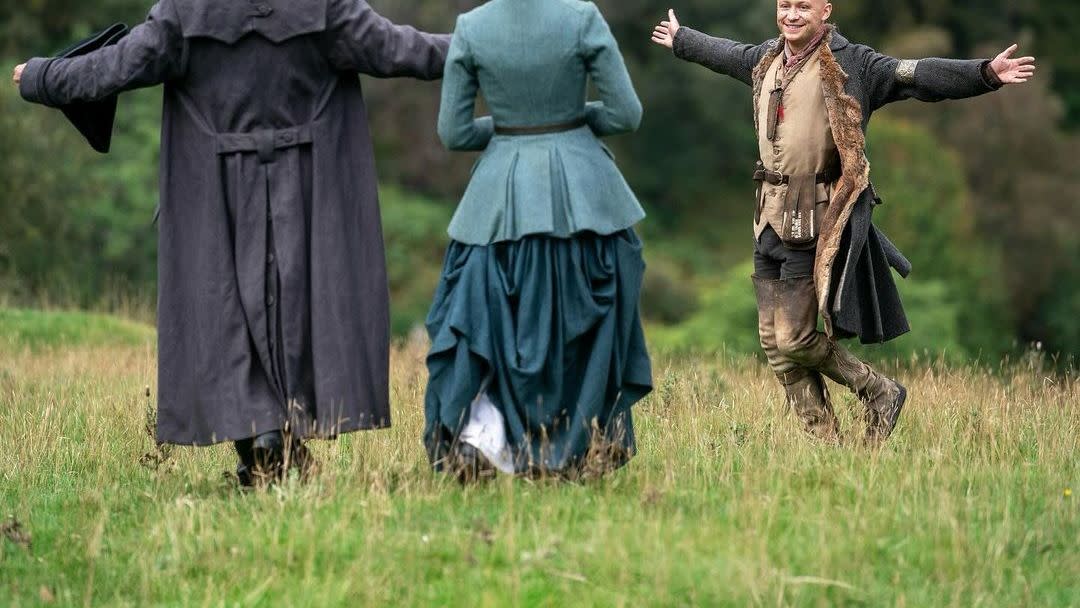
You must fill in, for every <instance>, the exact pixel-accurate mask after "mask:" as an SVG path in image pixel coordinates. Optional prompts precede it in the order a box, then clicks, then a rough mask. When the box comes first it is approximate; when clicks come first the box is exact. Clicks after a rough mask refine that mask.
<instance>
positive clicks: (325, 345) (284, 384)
mask: <svg viewBox="0 0 1080 608" xmlns="http://www.w3.org/2000/svg"><path fill="white" fill-rule="evenodd" d="M449 43H450V38H449V36H440V35H430V34H425V33H422V32H418V31H416V30H415V29H412V28H410V27H402V26H397V25H394V24H392V23H390V22H389V21H387V20H386V19H384V18H382V17H380V16H379V15H378V14H376V13H375V12H374V11H373V10H372V9H371V7H370V6H368V4H367V3H366V2H363V1H362V0H228V1H222V0H161V1H160V2H158V3H157V4H156V5H154V7H153V8H152V9H151V11H150V14H149V17H148V18H147V20H146V22H145V23H143V24H141V25H139V26H138V27H135V28H134V29H132V31H131V33H130V34H129V35H128V36H127V37H125V38H124V39H122V40H121V41H120V42H119V43H118V44H116V45H114V46H110V47H107V48H104V49H101V50H99V51H96V52H93V53H91V54H88V55H86V56H83V57H78V58H73V59H59V60H57V59H34V60H31V61H30V62H29V64H28V65H27V68H26V70H25V72H24V74H23V78H22V84H21V89H22V95H23V96H24V97H25V98H26V99H28V100H30V101H34V102H38V103H43V104H47V105H52V106H59V105H65V104H68V103H71V102H73V101H92V100H96V99H102V98H105V97H108V96H109V95H112V94H115V93H116V92H119V91H124V90H128V89H134V88H137V87H146V86H151V85H156V84H159V83H163V84H164V85H165V95H164V109H163V114H164V117H163V124H162V138H161V215H160V223H159V236H160V245H159V267H158V272H159V276H158V280H159V303H158V330H159V339H158V343H159V369H158V377H159V385H158V407H159V415H158V428H157V432H158V439H159V440H161V441H166V442H170V443H178V444H197V445H203V444H210V443H215V442H219V441H225V440H230V439H240V438H246V437H251V436H253V435H255V434H258V433H262V432H266V431H269V430H273V429H280V428H282V427H283V426H286V425H288V426H289V427H290V428H291V429H292V430H293V431H295V432H296V433H298V434H299V435H300V436H302V437H333V436H335V435H337V434H339V433H342V432H347V431H353V430H358V429H369V428H379V427H384V426H387V425H389V424H390V408H389V395H388V392H389V389H388V380H389V373H388V369H389V313H388V309H389V303H388V288H387V278H386V267H385V253H384V250H383V241H382V232H381V226H380V218H379V206H378V198H377V190H376V175H375V165H374V161H373V153H372V144H371V136H370V133H369V129H368V116H367V113H366V110H365V108H364V98H363V95H362V92H361V88H360V81H359V78H358V73H364V74H370V75H374V76H380V77H391V76H411V77H415V78H421V79H436V78H439V77H441V75H442V71H443V64H444V62H445V60H446V52H447V49H448V48H449Z"/></svg>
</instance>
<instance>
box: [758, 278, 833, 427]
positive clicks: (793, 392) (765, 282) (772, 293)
mask: <svg viewBox="0 0 1080 608" xmlns="http://www.w3.org/2000/svg"><path fill="white" fill-rule="evenodd" d="M753 280H754V291H755V293H756V294H757V304H758V336H759V337H760V338H761V348H762V350H764V351H765V356H766V358H768V360H769V366H770V367H771V368H772V370H773V372H774V373H775V374H776V377H777V379H778V380H780V384H781V385H783V387H784V392H785V393H786V394H787V402H788V405H790V406H791V408H792V409H793V410H794V411H795V414H796V415H797V416H798V417H799V420H801V421H802V423H803V429H804V430H805V431H806V432H807V434H809V435H810V436H812V437H815V438H817V439H820V440H822V441H825V442H828V443H837V442H839V438H840V423H839V422H838V421H837V420H836V416H835V415H834V414H833V409H832V403H830V402H829V394H828V392H827V391H826V389H825V381H824V380H823V379H822V378H821V374H818V373H817V372H812V371H810V370H807V369H806V368H804V367H802V366H801V365H799V364H798V363H797V362H795V361H793V360H792V359H791V358H789V357H787V356H785V354H784V353H783V352H782V351H781V349H780V347H779V346H778V345H777V338H776V317H777V295H778V293H779V292H780V290H781V288H782V286H783V285H784V284H785V281H784V280H781V279H764V278H761V277H758V276H755V277H753Z"/></svg>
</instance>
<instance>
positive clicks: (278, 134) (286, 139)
mask: <svg viewBox="0 0 1080 608" xmlns="http://www.w3.org/2000/svg"><path fill="white" fill-rule="evenodd" d="M311 141H312V140H311V126H310V125H302V126H299V127H288V128H285V129H259V130H256V131H251V132H248V133H218V134H217V152H218V154H233V153H236V152H257V153H258V155H259V162H260V163H262V164H264V165H265V164H269V163H272V162H274V156H275V152H276V151H277V150H284V149H285V148H292V147H294V146H300V145H304V144H310V143H311Z"/></svg>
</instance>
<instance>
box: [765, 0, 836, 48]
mask: <svg viewBox="0 0 1080 608" xmlns="http://www.w3.org/2000/svg"><path fill="white" fill-rule="evenodd" d="M830 15H832V4H830V3H829V2H827V1H826V0H777V2H776V25H777V26H778V27H779V28H780V33H781V34H783V35H784V39H785V40H787V41H788V44H790V45H791V46H792V47H795V48H801V47H803V46H805V45H807V44H809V43H810V41H811V40H813V39H814V36H817V35H818V33H820V32H821V28H823V27H825V20H826V19H828V18H829V16H830Z"/></svg>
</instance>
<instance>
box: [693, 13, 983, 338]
mask: <svg viewBox="0 0 1080 608" xmlns="http://www.w3.org/2000/svg"><path fill="white" fill-rule="evenodd" d="M822 44H823V52H822V53H821V54H820V61H821V79H822V83H821V85H822V90H823V92H824V95H825V105H826V109H827V111H828V114H829V125H830V127H831V129H832V132H833V140H834V141H835V142H836V147H837V149H838V151H839V153H840V161H841V166H842V168H843V177H842V178H841V179H840V180H839V182H837V184H836V187H835V188H834V189H833V196H832V200H831V201H830V202H829V208H828V211H827V212H826V214H825V217H824V218H823V219H822V225H821V230H820V232H819V235H820V236H819V237H818V239H819V240H818V247H817V257H816V259H815V263H814V282H815V286H816V289H817V294H818V304H819V308H820V311H821V315H822V317H823V319H824V322H825V330H826V333H828V334H829V335H830V336H832V337H837V338H848V337H855V336H858V337H859V338H860V339H861V340H862V341H863V342H865V343H875V342H885V341H887V340H891V339H893V338H896V337H898V336H900V335H902V334H904V333H906V332H907V331H908V330H909V326H908V322H907V318H906V316H905V315H904V307H903V304H902V303H901V301H900V294H899V293H898V292H897V289H896V283H895V281H894V280H893V277H892V271H891V270H890V268H892V269H895V270H897V271H898V272H899V273H900V274H901V276H904V277H906V276H907V275H908V274H909V273H910V271H911V264H910V263H909V262H908V261H907V259H905V258H904V256H903V255H902V254H901V253H900V251H898V250H897V248H896V247H895V246H893V244H892V243H891V242H889V240H888V238H886V237H885V235H884V234H882V233H881V231H879V230H878V229H877V228H875V227H874V225H873V223H872V221H871V216H872V213H873V208H874V207H875V206H876V205H879V204H881V199H880V198H879V197H878V196H877V194H876V192H875V191H874V187H873V186H872V185H871V183H870V163H869V161H868V160H867V158H866V139H865V132H866V128H867V126H868V125H869V123H870V116H871V114H873V112H874V111H875V110H877V109H879V108H881V107H882V106H884V105H886V104H889V103H892V102H894V101H900V100H904V99H910V98H914V99H919V100H921V101H942V100H946V99H963V98H966V97H973V96H976V95H981V94H983V93H989V92H990V91H993V90H996V89H998V88H1000V87H1001V83H1000V82H997V81H996V80H995V79H994V78H993V77H992V76H991V75H990V73H989V71H988V70H987V69H986V68H987V65H988V63H989V61H988V60H956V59H938V58H931V59H921V60H917V61H916V60H899V59H895V58H893V57H889V56H887V55H882V54H881V53H878V52H876V51H875V50H874V49H872V48H870V47H867V46H864V45H861V44H854V43H852V42H849V41H848V40H847V38H844V36H842V35H841V34H840V33H839V32H838V31H836V29H835V28H834V27H833V26H829V32H828V33H827V34H826V38H825V40H824V42H823V43H822ZM783 51H784V42H783V38H777V39H774V40H769V41H767V42H765V43H763V44H758V45H752V44H743V43H739V42H735V41H732V40H727V39H724V38H714V37H712V36H708V35H706V34H703V33H701V32H698V31H696V30H693V29H690V28H688V27H682V28H679V31H678V33H677V34H676V36H675V44H674V52H675V55H676V56H677V57H679V58H681V59H685V60H687V61H692V62H695V63H699V64H701V65H704V66H705V67H707V68H709V69H711V70H713V71H715V72H719V73H721V74H725V75H728V76H731V77H733V78H735V79H736V80H739V81H741V82H743V83H746V84H748V85H750V86H751V87H753V91H754V107H757V101H758V99H759V97H760V95H761V92H762V88H763V86H762V85H763V80H764V78H765V73H766V72H767V71H768V68H769V66H770V65H771V64H772V62H773V61H774V60H775V59H776V57H777V56H778V55H779V54H780V53H782V52H783ZM755 127H760V125H755Z"/></svg>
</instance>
